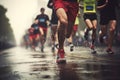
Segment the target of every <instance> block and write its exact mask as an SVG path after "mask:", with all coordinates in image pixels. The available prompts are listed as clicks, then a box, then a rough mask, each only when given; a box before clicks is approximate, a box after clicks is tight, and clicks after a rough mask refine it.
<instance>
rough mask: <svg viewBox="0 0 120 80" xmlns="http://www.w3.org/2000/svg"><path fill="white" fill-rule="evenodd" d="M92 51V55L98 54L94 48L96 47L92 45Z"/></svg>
mask: <svg viewBox="0 0 120 80" xmlns="http://www.w3.org/2000/svg"><path fill="white" fill-rule="evenodd" d="M90 49H91V53H92V54H96V53H97V51H96V50H95V48H94V45H91V46H90Z"/></svg>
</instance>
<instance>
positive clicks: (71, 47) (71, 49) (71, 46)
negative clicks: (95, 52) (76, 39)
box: [70, 43, 74, 51]
mask: <svg viewBox="0 0 120 80" xmlns="http://www.w3.org/2000/svg"><path fill="white" fill-rule="evenodd" d="M73 50H74V45H73V44H72V43H71V44H70V51H73Z"/></svg>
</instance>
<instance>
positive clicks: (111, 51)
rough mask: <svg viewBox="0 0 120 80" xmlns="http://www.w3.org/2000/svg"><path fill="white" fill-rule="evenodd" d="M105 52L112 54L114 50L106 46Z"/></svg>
mask: <svg viewBox="0 0 120 80" xmlns="http://www.w3.org/2000/svg"><path fill="white" fill-rule="evenodd" d="M106 52H107V53H108V54H114V51H113V50H112V49H110V48H108V49H107V50H106Z"/></svg>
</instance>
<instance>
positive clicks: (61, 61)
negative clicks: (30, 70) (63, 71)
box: [56, 59, 66, 64]
mask: <svg viewBox="0 0 120 80" xmlns="http://www.w3.org/2000/svg"><path fill="white" fill-rule="evenodd" d="M56 63H57V64H63V63H66V59H58V60H57V61H56Z"/></svg>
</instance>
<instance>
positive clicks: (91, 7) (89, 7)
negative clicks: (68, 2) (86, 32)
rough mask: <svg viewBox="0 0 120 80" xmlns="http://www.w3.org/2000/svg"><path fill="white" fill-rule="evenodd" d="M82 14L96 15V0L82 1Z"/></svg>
mask: <svg viewBox="0 0 120 80" xmlns="http://www.w3.org/2000/svg"><path fill="white" fill-rule="evenodd" d="M84 13H96V0H84Z"/></svg>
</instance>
